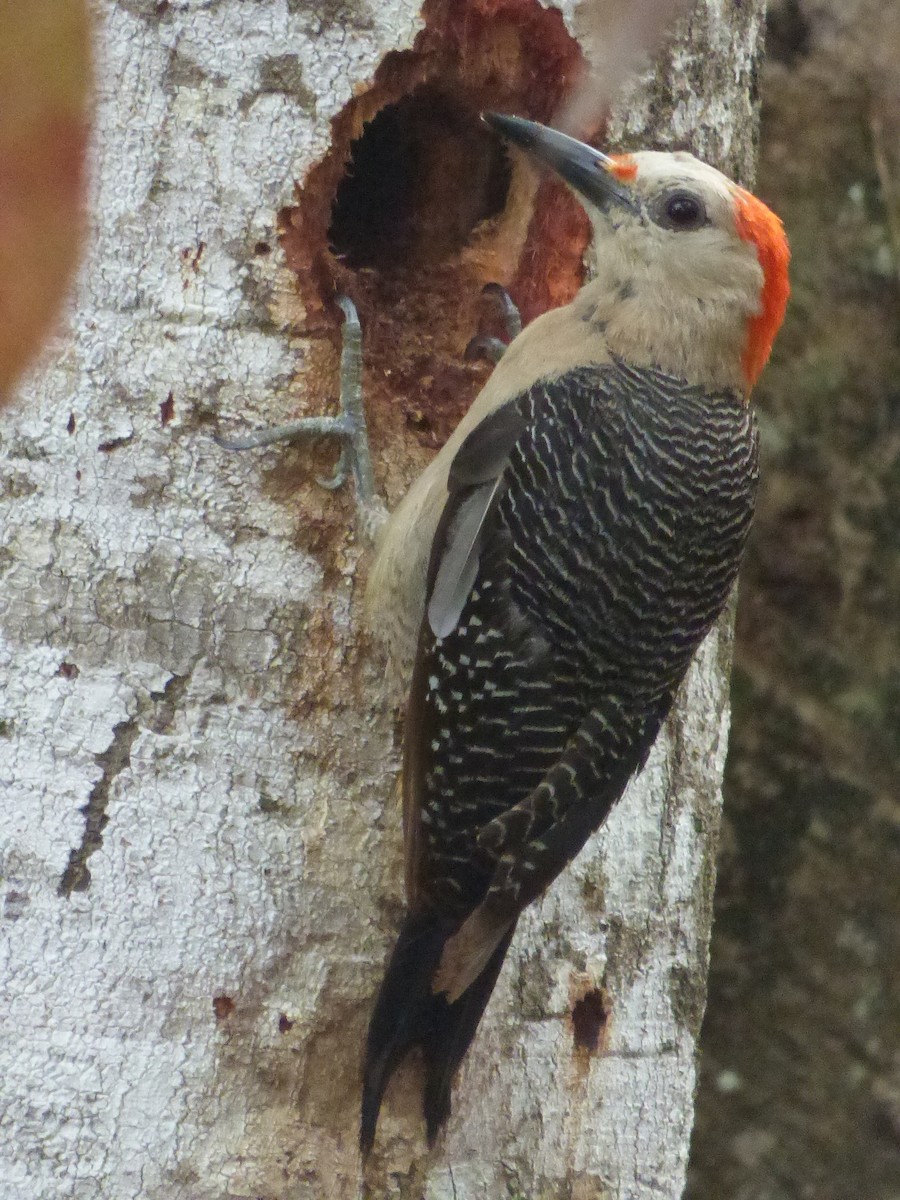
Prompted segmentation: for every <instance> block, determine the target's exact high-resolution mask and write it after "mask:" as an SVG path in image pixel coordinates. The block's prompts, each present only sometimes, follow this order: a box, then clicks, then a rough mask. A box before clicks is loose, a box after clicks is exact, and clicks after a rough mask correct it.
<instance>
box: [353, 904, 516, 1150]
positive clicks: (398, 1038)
mask: <svg viewBox="0 0 900 1200" xmlns="http://www.w3.org/2000/svg"><path fill="white" fill-rule="evenodd" d="M457 928H458V922H454V923H452V924H450V923H448V922H444V921H441V920H439V919H438V918H437V917H435V916H433V915H429V914H421V915H419V916H411V915H410V916H407V918H406V920H405V921H404V923H403V928H402V929H401V930H400V937H399V938H398V939H397V945H396V946H395V947H394V953H393V954H392V955H391V961H390V962H389V963H388V968H387V971H386V972H385V975H384V979H383V980H382V983H381V990H380V991H379V993H378V999H377V1000H376V1002H375V1011H374V1012H373V1014H372V1020H371V1021H370V1023H369V1035H368V1038H367V1040H366V1061H365V1067H364V1071H363V1095H362V1112H361V1115H360V1124H359V1145H360V1149H361V1150H362V1152H363V1154H368V1152H369V1151H370V1150H371V1148H372V1143H373V1142H374V1140H375V1126H376V1125H377V1123H378V1112H379V1109H380V1108H381V1100H382V1097H383V1096H384V1091H385V1088H386V1087H387V1085H388V1082H389V1080H390V1078H391V1076H392V1075H393V1073H394V1071H395V1070H396V1069H397V1067H398V1066H399V1065H400V1063H401V1062H402V1060H403V1059H404V1058H405V1057H406V1055H407V1054H408V1053H409V1051H410V1050H411V1049H412V1048H413V1046H421V1048H422V1053H423V1056H424V1059H425V1092H424V1097H423V1111H424V1114H425V1124H426V1127H427V1130H428V1140H429V1142H432V1141H433V1140H434V1138H435V1137H436V1136H437V1133H438V1131H439V1129H440V1127H441V1125H443V1123H444V1121H446V1119H447V1117H448V1116H449V1115H450V1088H451V1086H452V1083H453V1076H454V1075H455V1074H456V1069H457V1067H458V1066H459V1064H460V1063H461V1062H462V1060H463V1058H464V1057H465V1054H466V1051H467V1050H468V1048H469V1045H470V1044H471V1041H472V1038H473V1037H474V1036H475V1030H476V1029H477V1028H478V1022H479V1021H480V1020H481V1014H482V1013H483V1012H484V1009H485V1006H486V1004H487V1002H488V1000H489V998H490V995H491V992H492V991H493V990H494V984H495V983H496V982H497V976H498V975H499V974H500V968H501V966H502V965H503V959H504V958H505V956H506V951H507V950H508V949H509V943H510V941H511V939H512V935H513V930H512V929H511V930H510V932H509V934H508V935H507V936H506V937H505V938H504V939H503V941H502V942H501V943H500V945H499V946H498V947H497V949H496V950H495V951H494V954H493V956H492V957H491V960H490V962H489V963H488V965H487V966H486V967H485V969H484V970H483V971H482V973H481V974H480V975H479V976H478V978H477V979H476V980H475V982H474V983H473V984H472V985H471V986H470V987H469V988H467V989H466V991H465V992H463V994H462V995H461V996H460V998H459V999H458V1000H457V1001H456V1003H455V1004H448V1003H447V1000H446V997H444V996H435V994H434V993H433V992H432V990H431V980H432V977H433V975H434V972H435V970H436V968H437V965H438V962H439V960H440V957H441V951H442V950H443V948H444V943H445V942H446V940H447V939H448V938H449V937H450V935H451V934H452V933H454V932H455V930H456V929H457Z"/></svg>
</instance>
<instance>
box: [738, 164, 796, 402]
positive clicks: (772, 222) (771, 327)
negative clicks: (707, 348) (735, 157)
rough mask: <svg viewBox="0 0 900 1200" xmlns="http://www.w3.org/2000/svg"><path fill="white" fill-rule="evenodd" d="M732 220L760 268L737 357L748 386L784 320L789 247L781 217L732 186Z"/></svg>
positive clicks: (758, 373)
mask: <svg viewBox="0 0 900 1200" xmlns="http://www.w3.org/2000/svg"><path fill="white" fill-rule="evenodd" d="M734 220H735V227H736V229H737V233H738V236H739V237H740V238H742V239H743V240H744V241H745V242H752V243H753V245H754V246H755V247H756V256H757V258H758V259H759V265H760V266H761V267H762V269H763V286H762V292H761V294H760V307H759V312H758V313H757V314H756V315H755V316H753V317H751V318H750V320H749V321H748V322H747V342H746V344H745V346H744V353H743V356H742V359H741V365H742V366H743V369H744V378H745V379H746V380H747V386H748V387H751V388H752V387H753V385H754V384H755V383H756V381H757V379H758V378H759V376H760V373H761V372H762V369H763V367H764V366H765V365H766V363H767V362H768V359H769V354H770V353H771V351H772V343H773V342H774V341H775V335H776V333H778V330H779V329H780V328H781V322H782V321H783V320H784V313H785V309H786V308H787V302H788V296H789V295H790V293H791V284H790V280H789V279H788V263H789V262H790V258H791V249H790V246H789V245H788V240H787V235H786V234H785V232H784V226H783V225H782V223H781V219H780V218H779V217H777V216H776V215H775V213H773V212H772V210H771V209H770V208H768V207H767V206H766V205H765V204H763V202H762V200H758V199H757V198H756V196H754V195H753V194H752V193H751V192H748V191H746V190H745V189H744V188H740V187H736V188H735V189H734Z"/></svg>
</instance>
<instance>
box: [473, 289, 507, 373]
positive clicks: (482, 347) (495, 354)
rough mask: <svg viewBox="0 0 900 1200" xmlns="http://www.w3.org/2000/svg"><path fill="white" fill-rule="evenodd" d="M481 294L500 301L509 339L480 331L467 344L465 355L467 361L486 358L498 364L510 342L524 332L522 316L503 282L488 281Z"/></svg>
mask: <svg viewBox="0 0 900 1200" xmlns="http://www.w3.org/2000/svg"><path fill="white" fill-rule="evenodd" d="M481 294H482V296H484V297H487V298H489V299H492V300H495V301H497V302H498V304H499V308H500V315H501V317H502V319H503V332H504V333H505V334H506V338H507V340H506V341H505V342H504V341H503V339H502V338H499V337H495V336H494V335H493V334H487V333H479V334H477V335H476V336H475V337H473V338H472V339H471V341H470V342H469V344H468V345H467V346H466V348H465V351H464V353H463V357H464V359H465V361H466V362H472V361H474V360H475V359H479V358H486V359H488V361H490V362H492V363H494V365H495V366H496V364H497V363H498V362H499V361H500V359H501V358H502V357H503V355H504V354H505V353H506V349H507V346H508V343H509V342H511V341H513V339H514V338H517V337H518V336H519V334H520V333H521V332H522V318H521V316H520V314H519V310H518V308H517V307H516V304H515V302H514V300H513V298H512V296H510V294H509V292H508V291H507V290H506V288H505V287H503V286H502V285H501V284H499V283H486V284H485V285H484V287H483V288H482V289H481Z"/></svg>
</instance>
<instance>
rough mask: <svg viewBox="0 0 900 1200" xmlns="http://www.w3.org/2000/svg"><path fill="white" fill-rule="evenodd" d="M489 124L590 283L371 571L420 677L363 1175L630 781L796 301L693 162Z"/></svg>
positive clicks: (386, 623) (483, 414)
mask: <svg viewBox="0 0 900 1200" xmlns="http://www.w3.org/2000/svg"><path fill="white" fill-rule="evenodd" d="M485 120H486V121H487V123H488V124H489V125H490V126H491V127H492V128H493V129H494V130H495V131H496V132H497V133H498V134H500V135H501V136H503V137H504V138H505V139H506V140H507V141H508V142H509V143H511V144H512V145H513V146H515V147H518V148H519V149H521V150H523V151H525V152H526V153H527V154H528V155H529V156H530V157H531V158H532V159H533V160H535V161H536V163H537V164H540V165H543V166H544V167H548V168H550V169H552V170H554V171H555V172H557V173H558V174H559V175H560V176H561V177H562V178H563V179H564V180H565V181H566V182H567V183H568V185H569V186H570V187H571V188H572V189H573V191H574V192H575V193H576V195H577V196H578V198H579V199H580V201H581V203H582V204H583V205H584V207H585V209H586V211H587V212H588V214H589V216H590V218H591V222H592V226H593V235H594V236H593V250H594V258H595V271H596V274H595V277H594V278H593V279H592V281H591V282H589V283H587V285H586V286H584V287H583V288H582V289H581V291H580V292H579V293H578V295H577V296H576V298H575V299H574V300H573V301H572V303H571V304H569V305H567V306H566V307H564V308H560V309H557V310H555V311H552V312H549V313H546V314H545V315H543V316H542V317H540V318H538V319H537V320H535V321H534V322H532V324H531V325H529V326H528V327H527V328H526V329H525V330H524V331H523V332H522V333H521V334H519V336H517V337H516V338H515V340H514V341H513V342H512V343H511V344H510V346H509V348H508V349H507V351H506V353H505V354H504V355H503V357H502V358H501V359H500V361H499V364H498V365H497V367H496V368H495V370H494V372H493V374H492V376H491V378H490V380H489V381H488V383H487V385H486V386H485V388H484V389H483V391H482V392H481V394H480V395H479V397H478V398H477V399H476V401H475V403H474V404H473V406H472V408H471V409H470V410H469V412H468V413H467V414H466V416H465V417H464V418H463V420H462V422H461V423H460V425H459V426H458V428H457V429H456V431H455V432H454V434H453V435H452V436H451V438H450V439H449V441H448V442H447V444H446V446H445V447H444V448H443V450H442V451H441V453H440V454H439V455H438V456H437V458H436V459H435V460H434V461H433V462H432V464H431V465H430V466H429V467H428V468H427V469H426V471H425V472H424V473H423V474H422V475H421V476H420V477H419V479H418V480H417V481H416V482H415V483H414V485H413V486H412V488H411V489H410V491H409V493H408V494H407V496H406V497H405V499H404V500H403V501H402V502H401V504H400V506H399V507H398V509H397V511H396V512H395V513H394V515H393V516H392V518H391V519H390V520H389V522H388V523H387V525H386V526H385V527H384V529H383V531H382V535H381V540H380V545H379V548H378V553H377V557H376V560H375V562H374V564H373V569H372V572H371V575H370V583H369V588H368V593H367V606H368V611H369V619H370V622H371V623H372V625H373V627H375V628H376V630H377V631H378V632H380V634H381V636H382V637H383V638H384V640H385V641H386V643H387V645H388V648H389V650H390V651H391V652H392V653H393V655H394V657H395V658H397V659H398V660H399V661H400V662H401V663H402V662H405V661H411V662H412V663H413V666H412V684H411V689H410V693H409V702H408V707H407V715H406V727H405V744H404V754H403V798H404V802H403V803H404V807H403V825H404V837H405V850H406V892H407V903H408V912H407V915H406V918H405V920H404V923H403V926H402V928H401V931H400V934H399V938H398V941H397V944H396V947H395V949H394V951H393V954H392V956H391V959H390V961H389V964H388V967H387V970H386V973H385V976H384V980H383V982H382V985H381V990H380V992H379V995H378V998H377V1001H376V1004H375V1009H374V1013H373V1015H372V1018H371V1023H370V1027H369V1032H368V1039H367V1044H366V1053H365V1064H364V1085H363V1097H362V1112H361V1122H360V1144H361V1148H362V1150H363V1152H364V1153H366V1152H368V1150H369V1149H370V1148H371V1146H372V1144H373V1140H374V1136H375V1129H376V1123H377V1120H378V1113H379V1109H380V1106H381V1101H382V1097H383V1095H384V1091H385V1088H386V1086H387V1083H388V1081H389V1079H390V1077H391V1075H392V1073H393V1071H394V1070H395V1068H396V1067H397V1066H398V1064H399V1063H400V1061H401V1060H402V1059H403V1058H405V1056H406V1055H407V1053H408V1052H409V1051H410V1050H411V1049H412V1048H413V1047H419V1048H420V1050H421V1053H422V1057H423V1060H424V1071H425V1083H424V1102H423V1107H424V1116H425V1122H426V1127H427V1133H428V1137H429V1140H433V1139H434V1137H435V1136H436V1134H437V1132H438V1131H439V1129H440V1127H441V1125H442V1123H443V1122H444V1121H445V1120H446V1118H447V1116H448V1115H449V1112H450V1091H451V1084H452V1081H453V1078H454V1075H455V1073H456V1070H457V1068H458V1067H459V1065H460V1063H461V1062H462V1059H463V1057H464V1055H465V1053H466V1051H467V1049H468V1047H469V1044H470V1043H471V1041H472V1038H473V1037H474V1035H475V1031H476V1028H477V1026H478V1023H479V1021H480V1019H481V1016H482V1013H483V1011H484V1008H485V1005H486V1004H487V1001H488V998H489V997H490V994H491V991H492V990H493V987H494V984H495V982H496V979H497V976H498V974H499V971H500V968H501V965H502V963H503V959H504V956H505V954H506V951H507V948H508V947H509V944H510V941H511V939H512V936H513V932H514V930H515V927H516V921H517V919H518V917H519V914H520V913H521V912H522V910H523V908H524V907H525V906H526V905H528V904H530V903H531V902H532V901H534V900H536V899H537V898H538V897H539V896H540V895H541V894H542V893H543V892H544V890H545V889H546V888H547V887H548V886H549V884H550V883H552V881H553V880H554V879H555V878H556V876H557V875H558V874H559V873H560V871H562V870H563V868H564V867H565V866H566V865H567V864H568V863H569V862H571V860H572V859H573V858H574V857H575V855H577V854H578V852H579V851H580V850H581V848H582V846H583V845H584V844H585V842H586V841H587V839H588V838H589V837H590V835H591V834H592V833H594V831H595V830H597V829H598V827H599V826H600V825H601V824H602V823H603V821H604V820H605V819H606V817H607V815H608V814H609V812H610V810H611V808H612V807H613V805H614V804H615V803H616V801H617V800H618V799H619V797H620V796H621V795H622V792H623V791H624V789H625V787H626V785H627V783H628V781H629V780H630V779H631V777H632V776H633V775H634V774H635V773H636V772H637V771H639V770H640V769H641V767H642V766H643V764H644V763H645V761H646V759H647V755H648V753H649V751H650V748H651V746H652V745H653V742H654V740H655V738H656V736H657V734H658V732H659V729H660V726H661V724H662V722H663V720H664V719H665V717H666V715H667V713H668V712H669V709H670V707H671V705H672V702H673V698H674V695H675V692H676V689H677V688H678V686H679V683H680V682H681V680H682V678H683V677H684V674H685V672H686V670H687V668H688V665H689V663H690V661H691V658H692V656H693V655H694V653H695V651H696V650H697V648H698V646H699V645H700V642H701V641H702V639H703V638H704V636H705V635H706V633H707V632H708V631H709V629H710V627H711V626H712V624H713V622H714V621H715V619H716V617H717V616H718V614H719V613H720V612H721V610H722V608H723V607H724V605H725V603H726V601H727V599H728V596H729V594H730V592H731V589H732V586H733V584H734V581H735V577H736V575H737V571H738V565H739V563H740V560H741V555H742V552H743V548H744V544H745V541H746V538H747V534H748V531H749V528H750V522H751V518H752V515H753V507H754V497H755V492H756V482H757V431H756V424H755V420H754V417H753V414H752V411H751V409H750V406H749V396H750V392H751V389H752V387H753V385H754V384H755V382H756V380H757V378H758V376H759V374H760V371H761V370H762V368H763V366H764V364H765V362H766V360H767V358H768V356H769V352H770V349H771V346H772V342H773V339H774V337H775V335H776V333H777V331H778V328H779V326H780V325H781V321H782V318H783V315H784V310H785V306H786V303H787V297H788V291H789V285H788V276H787V266H788V258H789V251H788V245H787V240H786V237H785V234H784V230H783V227H782V225H781V222H780V221H779V220H778V218H777V217H776V216H775V215H774V214H773V213H772V212H771V211H770V210H769V209H768V208H767V207H766V206H765V205H764V204H763V203H762V202H761V201H760V200H758V199H757V198H756V197H754V196H753V195H751V194H750V193H749V192H747V191H746V190H744V189H743V188H741V187H739V186H738V185H737V184H735V183H733V182H732V181H731V180H729V179H728V178H726V177H725V176H724V175H722V174H721V173H720V172H719V171H717V170H715V169H714V168H712V167H710V166H708V165H707V164H705V163H703V162H700V161H699V160H698V159H696V158H695V157H693V156H692V155H691V154H687V153H681V152H679V153H662V152H656V151H642V152H638V153H634V154H627V155H615V156H608V155H606V154H603V153H601V152H600V151H598V150H595V149H592V148H591V147H589V146H587V145H584V144H582V143H580V142H578V141H576V140H574V139H572V138H569V137H567V136H565V135H563V134H561V133H558V132H556V131H554V130H552V129H549V128H546V127H544V126H541V125H538V124H536V123H534V122H531V121H527V120H524V119H521V118H516V117H511V116H499V115H488V116H486V117H485Z"/></svg>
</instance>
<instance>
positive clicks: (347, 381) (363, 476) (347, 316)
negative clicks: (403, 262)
mask: <svg viewBox="0 0 900 1200" xmlns="http://www.w3.org/2000/svg"><path fill="white" fill-rule="evenodd" d="M338 304H339V305H340V306H341V309H342V310H343V313H344V324H343V329H342V335H341V343H342V344H341V413H340V416H338V417H304V418H303V419H302V420H299V421H294V422H292V423H291V424H290V425H277V426H275V427H274V428H271V429H261V430H259V431H258V432H256V433H251V434H249V435H248V436H247V437H244V438H235V439H233V440H230V439H226V438H221V437H215V438H214V439H213V440H214V441H215V442H216V443H217V444H218V445H219V446H221V447H222V449H223V450H254V449H256V448H257V447H259V446H271V445H272V444H273V443H275V442H284V441H297V440H301V439H304V438H311V437H335V438H338V439H339V440H340V442H341V454H340V458H339V459H338V463H337V468H336V470H335V473H334V475H333V476H332V477H331V479H320V480H319V481H318V482H319V483H320V484H321V485H322V487H325V488H328V489H329V490H331V491H333V490H334V489H335V488H339V487H341V485H342V484H344V483H345V482H346V480H347V475H348V473H349V472H350V471H352V473H353V482H354V483H355V485H356V500H357V504H358V506H359V508H360V510H361V511H363V512H365V513H366V516H367V518H368V517H371V516H373V515H374V514H375V512H376V510H381V511H383V509H382V505H381V501H380V500H379V499H378V497H377V496H376V495H375V478H374V475H373V473H372V458H371V455H370V454H369V437H368V433H367V432H366V414H365V410H364V408H363V401H362V331H361V329H360V325H359V316H358V314H357V312H356V306H355V305H354V303H353V301H352V300H351V299H350V298H349V297H347V296H339V297H338Z"/></svg>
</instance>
